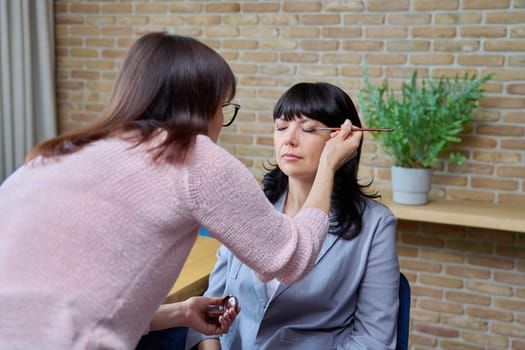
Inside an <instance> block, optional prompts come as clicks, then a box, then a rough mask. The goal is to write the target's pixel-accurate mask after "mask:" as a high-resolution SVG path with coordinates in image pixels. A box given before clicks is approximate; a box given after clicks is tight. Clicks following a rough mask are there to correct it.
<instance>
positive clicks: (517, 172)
mask: <svg viewBox="0 0 525 350" xmlns="http://www.w3.org/2000/svg"><path fill="white" fill-rule="evenodd" d="M496 175H498V176H502V177H521V178H523V179H525V167H512V166H508V167H498V170H497V172H496Z"/></svg>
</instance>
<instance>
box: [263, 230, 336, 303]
mask: <svg viewBox="0 0 525 350" xmlns="http://www.w3.org/2000/svg"><path fill="white" fill-rule="evenodd" d="M340 238H341V237H340V236H336V235H331V234H327V235H326V238H325V240H324V242H323V245H322V247H321V251H320V252H319V256H318V257H317V260H316V261H315V265H314V268H315V266H316V265H317V264H318V263H319V262H320V261H321V259H322V258H323V257H324V256H325V255H326V254H327V253H328V252H329V251H330V249H331V248H332V247H333V246H334V244H335V242H337V241H338V240H339V239H340ZM254 276H255V274H254ZM259 283H261V282H260V281H259ZM291 286H293V285H292V284H288V285H287V284H282V283H281V284H279V287H277V290H276V291H275V293H273V297H272V298H271V299H270V302H271V301H273V300H275V299H276V298H277V297H278V296H279V295H281V294H282V293H283V292H284V291H285V290H287V289H288V288H290V287H291Z"/></svg>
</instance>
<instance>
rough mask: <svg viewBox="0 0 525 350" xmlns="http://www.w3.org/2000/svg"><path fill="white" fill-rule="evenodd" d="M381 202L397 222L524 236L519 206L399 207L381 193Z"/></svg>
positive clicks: (437, 202)
mask: <svg viewBox="0 0 525 350" xmlns="http://www.w3.org/2000/svg"><path fill="white" fill-rule="evenodd" d="M381 195H382V198H381V199H380V202H381V203H383V204H385V205H386V206H387V207H388V208H390V210H392V212H393V213H394V214H395V215H396V217H397V218H398V219H401V220H409V221H421V222H432V223H439V224H448V225H459V226H467V227H480V228H487V229H494V230H503V231H512V232H523V233H525V208H524V207H523V206H521V205H512V204H504V205H503V204H499V205H496V204H491V203H483V202H475V201H453V200H445V199H431V200H430V201H429V202H428V203H427V204H425V205H402V204H398V203H394V202H393V201H392V194H391V193H388V192H381Z"/></svg>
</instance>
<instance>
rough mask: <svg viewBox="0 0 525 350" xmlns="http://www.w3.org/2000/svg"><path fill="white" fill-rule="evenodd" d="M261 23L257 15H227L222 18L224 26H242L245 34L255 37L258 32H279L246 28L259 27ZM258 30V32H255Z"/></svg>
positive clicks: (270, 29) (273, 29)
mask: <svg viewBox="0 0 525 350" xmlns="http://www.w3.org/2000/svg"><path fill="white" fill-rule="evenodd" d="M258 23H259V17H258V16H256V15H246V14H243V15H242V16H239V15H225V16H223V18H222V24H235V25H242V27H240V30H241V31H242V32H243V35H245V34H244V33H247V34H246V35H250V34H251V35H253V34H255V33H256V32H257V33H264V32H266V33H269V32H276V31H277V30H276V29H275V28H261V27H252V28H250V27H245V26H250V25H257V24H258ZM255 29H257V31H255Z"/></svg>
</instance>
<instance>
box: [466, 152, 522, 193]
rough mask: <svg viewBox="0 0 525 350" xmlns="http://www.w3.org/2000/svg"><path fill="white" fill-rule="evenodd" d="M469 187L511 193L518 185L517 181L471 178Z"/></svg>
mask: <svg viewBox="0 0 525 350" xmlns="http://www.w3.org/2000/svg"><path fill="white" fill-rule="evenodd" d="M517 158H519V157H517ZM471 186H472V187H477V188H490V189H494V190H507V191H513V190H517V189H518V188H519V183H518V181H513V180H501V179H491V178H490V179H489V178H480V177H472V178H471Z"/></svg>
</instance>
